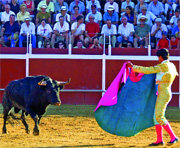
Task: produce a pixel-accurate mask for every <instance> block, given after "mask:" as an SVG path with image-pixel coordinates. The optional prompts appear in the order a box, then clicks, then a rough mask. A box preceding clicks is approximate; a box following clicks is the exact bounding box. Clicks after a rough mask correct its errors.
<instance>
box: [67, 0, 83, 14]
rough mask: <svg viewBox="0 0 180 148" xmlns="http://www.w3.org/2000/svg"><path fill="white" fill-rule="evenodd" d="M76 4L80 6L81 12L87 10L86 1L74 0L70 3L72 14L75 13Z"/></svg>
mask: <svg viewBox="0 0 180 148" xmlns="http://www.w3.org/2000/svg"><path fill="white" fill-rule="evenodd" d="M74 6H78V7H79V13H80V14H83V13H84V12H85V6H84V3H83V2H81V1H80V0H74V1H73V2H71V3H70V6H69V13H70V14H72V13H74V10H73V8H74Z"/></svg>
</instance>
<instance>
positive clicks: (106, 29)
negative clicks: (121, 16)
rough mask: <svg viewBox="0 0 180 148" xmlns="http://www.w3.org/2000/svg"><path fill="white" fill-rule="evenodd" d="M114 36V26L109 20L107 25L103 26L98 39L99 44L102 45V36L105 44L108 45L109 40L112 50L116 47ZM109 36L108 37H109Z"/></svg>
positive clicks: (115, 32) (115, 30) (115, 31)
mask: <svg viewBox="0 0 180 148" xmlns="http://www.w3.org/2000/svg"><path fill="white" fill-rule="evenodd" d="M116 34H117V29H116V26H115V25H114V24H112V23H111V20H107V23H106V24H104V25H103V27H102V30H101V35H102V36H101V37H100V38H99V43H100V44H104V35H105V43H109V39H110V38H111V39H110V40H111V44H112V47H113V48H114V47H115V45H116ZM109 36H110V37H109Z"/></svg>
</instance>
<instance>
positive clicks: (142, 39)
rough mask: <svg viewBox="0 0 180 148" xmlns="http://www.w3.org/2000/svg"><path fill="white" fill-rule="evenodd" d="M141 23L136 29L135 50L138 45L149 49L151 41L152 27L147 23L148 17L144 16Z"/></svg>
mask: <svg viewBox="0 0 180 148" xmlns="http://www.w3.org/2000/svg"><path fill="white" fill-rule="evenodd" d="M139 21H140V24H138V25H137V26H136V28H135V38H134V47H135V48H137V47H138V44H139V45H140V44H141V45H143V46H146V47H147V46H148V41H149V32H150V26H149V25H148V24H146V23H145V22H146V21H147V18H146V16H144V15H142V16H141V17H140V20H139Z"/></svg>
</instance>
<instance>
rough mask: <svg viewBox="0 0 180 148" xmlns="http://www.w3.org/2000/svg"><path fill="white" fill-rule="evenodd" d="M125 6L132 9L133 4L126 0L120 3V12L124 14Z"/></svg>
mask: <svg viewBox="0 0 180 148" xmlns="http://www.w3.org/2000/svg"><path fill="white" fill-rule="evenodd" d="M127 6H131V7H132V8H133V9H134V3H133V2H131V0H126V1H124V2H122V5H121V12H125V11H126V7H127Z"/></svg>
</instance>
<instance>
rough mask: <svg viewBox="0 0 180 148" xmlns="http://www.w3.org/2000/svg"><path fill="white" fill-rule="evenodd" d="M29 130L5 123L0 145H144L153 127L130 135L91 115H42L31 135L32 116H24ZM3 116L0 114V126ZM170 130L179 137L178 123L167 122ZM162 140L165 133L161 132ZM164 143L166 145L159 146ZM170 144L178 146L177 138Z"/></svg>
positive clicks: (151, 138)
mask: <svg viewBox="0 0 180 148" xmlns="http://www.w3.org/2000/svg"><path fill="white" fill-rule="evenodd" d="M27 122H28V123H29V125H30V129H31V133H30V134H26V133H25V130H24V126H23V125H22V123H21V122H20V123H19V125H15V126H14V127H13V126H11V124H8V125H7V130H8V134H2V133H0V148H21V147H46V148H47V147H53V148H56V147H57V148H58V147H64V148H71V147H72V148H77V147H92V148H93V147H96V148H111V147H114V148H119V147H148V144H150V143H152V142H154V141H155V139H156V135H155V129H154V128H150V129H147V130H145V131H143V132H141V133H140V134H138V135H137V136H134V137H130V138H127V137H118V136H115V135H111V134H109V133H106V132H105V131H103V130H102V129H101V128H100V127H99V126H98V124H97V122H96V121H95V119H94V118H90V117H88V118H87V117H61V116H59V115H58V116H56V115H53V116H47V117H43V118H42V120H41V123H40V135H39V136H34V135H33V134H32V129H33V126H34V123H33V120H32V119H31V118H30V117H29V116H28V117H27ZM2 124H3V118H2V114H0V125H1V127H0V128H2ZM171 125H172V127H173V130H174V132H175V133H176V135H177V136H178V137H180V123H175V122H171ZM164 141H165V142H166V143H167V142H168V141H169V137H168V135H167V134H166V132H164ZM163 147H167V145H165V146H163ZM171 147H177V148H178V147H179V148H180V142H179V143H177V144H176V145H174V146H171Z"/></svg>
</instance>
